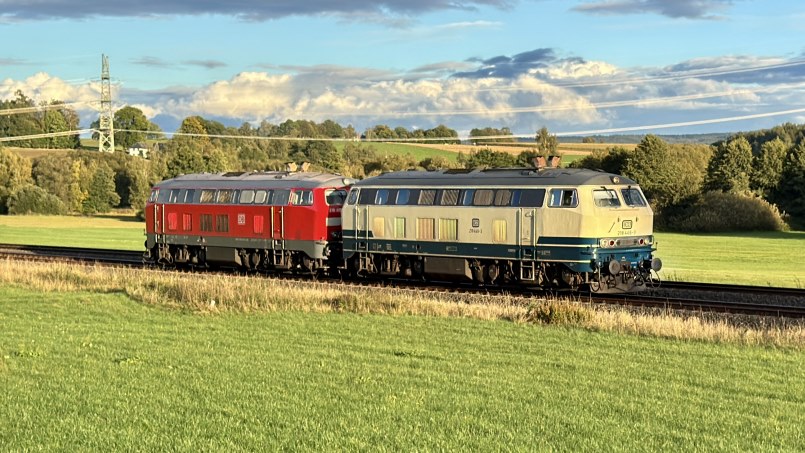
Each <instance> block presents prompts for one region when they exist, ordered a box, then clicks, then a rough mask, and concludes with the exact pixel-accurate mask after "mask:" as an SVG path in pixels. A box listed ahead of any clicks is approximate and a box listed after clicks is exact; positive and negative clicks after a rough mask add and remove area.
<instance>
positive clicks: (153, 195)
mask: <svg viewBox="0 0 805 453" xmlns="http://www.w3.org/2000/svg"><path fill="white" fill-rule="evenodd" d="M158 195H159V189H157V190H152V191H151V196H150V197H148V201H150V202H151V203H153V202H155V201H156V200H157V196H158Z"/></svg>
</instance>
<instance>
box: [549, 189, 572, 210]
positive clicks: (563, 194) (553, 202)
mask: <svg viewBox="0 0 805 453" xmlns="http://www.w3.org/2000/svg"><path fill="white" fill-rule="evenodd" d="M578 205H579V196H578V195H577V194H576V189H551V198H550V200H549V202H548V206H550V207H552V208H575V207H576V206H578Z"/></svg>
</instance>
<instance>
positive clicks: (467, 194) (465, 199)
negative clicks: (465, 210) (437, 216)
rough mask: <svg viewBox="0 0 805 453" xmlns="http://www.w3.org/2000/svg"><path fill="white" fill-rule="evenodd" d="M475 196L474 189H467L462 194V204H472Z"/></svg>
mask: <svg viewBox="0 0 805 453" xmlns="http://www.w3.org/2000/svg"><path fill="white" fill-rule="evenodd" d="M473 196H475V190H474V189H465V190H464V193H463V194H462V196H461V204H463V205H464V206H472V197H473Z"/></svg>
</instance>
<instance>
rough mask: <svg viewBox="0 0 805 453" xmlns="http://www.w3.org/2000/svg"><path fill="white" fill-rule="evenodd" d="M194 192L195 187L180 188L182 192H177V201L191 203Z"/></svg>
mask: <svg viewBox="0 0 805 453" xmlns="http://www.w3.org/2000/svg"><path fill="white" fill-rule="evenodd" d="M195 194H196V189H182V193H180V194H179V203H192V202H193V197H194V196H195Z"/></svg>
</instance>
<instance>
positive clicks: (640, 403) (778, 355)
mask: <svg viewBox="0 0 805 453" xmlns="http://www.w3.org/2000/svg"><path fill="white" fill-rule="evenodd" d="M59 272H61V273H64V274H65V275H63V276H62V277H64V278H68V277H69V276H68V275H67V274H69V273H70V272H68V271H64V270H60V271H59ZM202 278H207V277H202ZM0 292H2V294H3V296H4V297H3V298H1V299H0V322H2V325H3V335H2V336H0V385H2V387H3V389H4V394H5V396H4V404H3V405H0V444H2V445H4V446H6V447H11V448H12V449H14V450H20V451H23V450H75V449H77V448H79V449H82V450H110V449H111V450H258V449H259V450H280V449H283V450H300V449H302V450H316V451H322V450H328V451H331V450H368V449H371V450H396V451H412V450H451V451H457V450H461V451H468V450H469V451H479V450H480V451H483V450H501V449H504V450H528V451H533V450H548V449H555V450H565V451H567V450H573V451H577V450H582V449H583V450H602V449H606V450H615V451H633V450H674V451H679V450H702V451H709V450H728V451H778V450H781V451H785V450H787V451H802V450H803V448H805V431H804V430H805V428H803V427H805V399H803V394H802V392H799V391H797V390H796V389H801V388H803V386H805V375H803V374H802V372H801V371H802V370H801V365H802V363H803V361H804V360H805V355H803V354H804V352H803V350H801V349H788V348H766V347H756V346H740V345H735V344H729V343H725V344H718V343H708V342H697V341H687V342H686V341H680V340H667V339H659V338H647V337H640V336H628V335H620V334H616V333H605V332H596V331H590V330H586V329H579V328H566V327H557V326H544V325H534V324H518V323H512V322H505V321H488V320H486V321H485V320H477V319H465V318H438V317H430V316H406V315H398V316H383V315H371V314H362V315H358V314H353V313H316V312H299V311H294V310H293V309H291V310H280V311H258V312H251V313H246V312H237V311H235V312H222V313H217V312H216V311H215V310H212V311H208V312H203V313H200V312H196V311H192V310H191V311H188V310H183V309H173V308H168V307H166V306H160V305H149V304H145V303H140V302H138V301H137V299H136V298H130V297H129V296H127V295H126V294H125V293H122V292H119V291H117V292H115V291H112V292H109V291H106V292H104V291H101V292H99V293H92V292H85V291H66V292H65V291H63V292H42V291H41V290H33V289H26V288H23V287H20V286H19V285H13V286H9V285H8V284H0Z"/></svg>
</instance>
